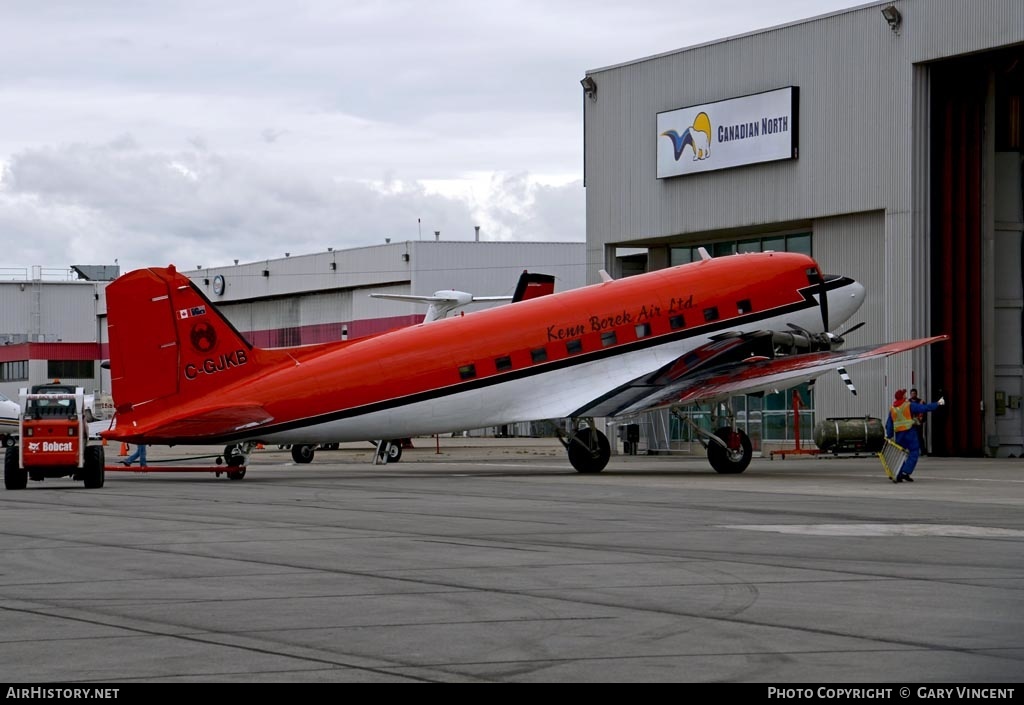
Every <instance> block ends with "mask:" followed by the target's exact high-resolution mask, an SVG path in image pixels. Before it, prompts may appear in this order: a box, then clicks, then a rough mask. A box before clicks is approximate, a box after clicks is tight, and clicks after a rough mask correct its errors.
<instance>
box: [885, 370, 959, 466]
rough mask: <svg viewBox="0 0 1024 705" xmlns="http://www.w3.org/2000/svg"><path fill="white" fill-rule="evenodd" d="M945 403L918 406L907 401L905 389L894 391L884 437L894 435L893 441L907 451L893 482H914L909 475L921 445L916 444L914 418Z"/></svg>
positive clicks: (919, 452)
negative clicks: (894, 394)
mask: <svg viewBox="0 0 1024 705" xmlns="http://www.w3.org/2000/svg"><path fill="white" fill-rule="evenodd" d="M945 403H946V400H945V399H939V400H938V401H937V402H935V403H933V404H920V403H918V402H913V401H910V400H909V399H907V390H906V389H897V390H896V397H895V398H894V399H893V400H892V407H891V408H890V409H889V418H887V419H886V420H885V437H886V438H893V436H894V435H895V441H896V442H897V443H899V444H900V445H901V446H903V447H904V448H906V449H907V451H908V456H907V461H906V462H905V463H903V467H902V468H901V469H900V472H899V474H898V475H897V476H896V478H895V479H894V480H893V482H903V481H904V480H906V481H907V482H913V481H914V478H913V477H911V475H912V474H913V473H914V468H915V467H916V466H917V459H918V458H919V457H920V456H921V445H920V443H918V435H917V428H915V426H914V418H915V417H916V416H917V415H918V414H926V413H928V412H931V411H935V410H936V409H938V408H939V407H940V406H943V405H944V404H945Z"/></svg>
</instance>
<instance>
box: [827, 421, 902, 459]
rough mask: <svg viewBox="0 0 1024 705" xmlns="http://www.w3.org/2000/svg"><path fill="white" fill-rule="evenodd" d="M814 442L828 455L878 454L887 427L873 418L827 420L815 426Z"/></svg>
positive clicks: (883, 441) (883, 442)
mask: <svg viewBox="0 0 1024 705" xmlns="http://www.w3.org/2000/svg"><path fill="white" fill-rule="evenodd" d="M814 442H815V443H816V444H817V446H818V448H820V449H821V450H823V451H825V452H828V453H836V454H838V453H861V452H864V453H878V452H879V451H881V450H882V446H883V445H885V427H884V426H883V425H882V420H881V419H877V418H875V417H873V416H855V417H845V418H831V419H825V420H824V421H819V422H818V423H816V424H815V425H814Z"/></svg>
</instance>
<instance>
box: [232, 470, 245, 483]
mask: <svg viewBox="0 0 1024 705" xmlns="http://www.w3.org/2000/svg"><path fill="white" fill-rule="evenodd" d="M243 477H245V468H242V469H240V470H228V479H229V480H241V479H242V478H243Z"/></svg>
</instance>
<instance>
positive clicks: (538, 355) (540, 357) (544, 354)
mask: <svg viewBox="0 0 1024 705" xmlns="http://www.w3.org/2000/svg"><path fill="white" fill-rule="evenodd" d="M530 357H531V358H533V361H534V362H544V361H545V360H547V359H548V351H547V349H546V348H537V349H536V350H531V351H530Z"/></svg>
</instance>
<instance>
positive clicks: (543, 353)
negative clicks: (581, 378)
mask: <svg viewBox="0 0 1024 705" xmlns="http://www.w3.org/2000/svg"><path fill="white" fill-rule="evenodd" d="M753 310H754V307H753V306H752V305H751V303H750V299H743V300H741V301H737V302H736V312H737V313H738V314H740V315H743V314H746V313H750V312H751V311H753ZM703 313H704V321H705V322H706V323H710V322H711V321H717V320H718V317H719V316H718V307H717V306H710V307H708V308H706V309H704V312H703ZM668 325H669V328H670V329H671V330H680V329H682V328H685V327H686V319H685V318H684V317H683V315H682V314H681V313H680V314H676V315H674V316H669V319H668ZM634 331H635V333H636V338H637V340H640V339H641V338H647V337H649V336H650V335H651V333H652V329H651V324H650V323H638V324H637V325H636V326H635V327H634ZM618 342H619V339H618V334H617V333H616V332H615V331H613V330H610V331H605V332H604V333H602V334H601V347H602V348H607V347H610V346H612V345H615V344H617V343H618ZM565 352H566V353H567V354H569V355H578V354H580V353H581V352H583V340H582V339H581V338H575V339H573V340H567V341H566V343H565ZM547 359H548V349H547V348H546V347H543V348H534V349H533V350H531V351H530V360H531V361H532V362H533V364H535V365H536V364H537V363H540V362H546V361H547ZM494 369H495V370H496V371H497V372H508V371H509V370H511V369H512V356H511V355H502V356H501V357H496V358H494ZM459 377H460V378H461V379H473V378H475V377H476V365H475V364H474V363H469V364H466V365H460V366H459Z"/></svg>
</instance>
